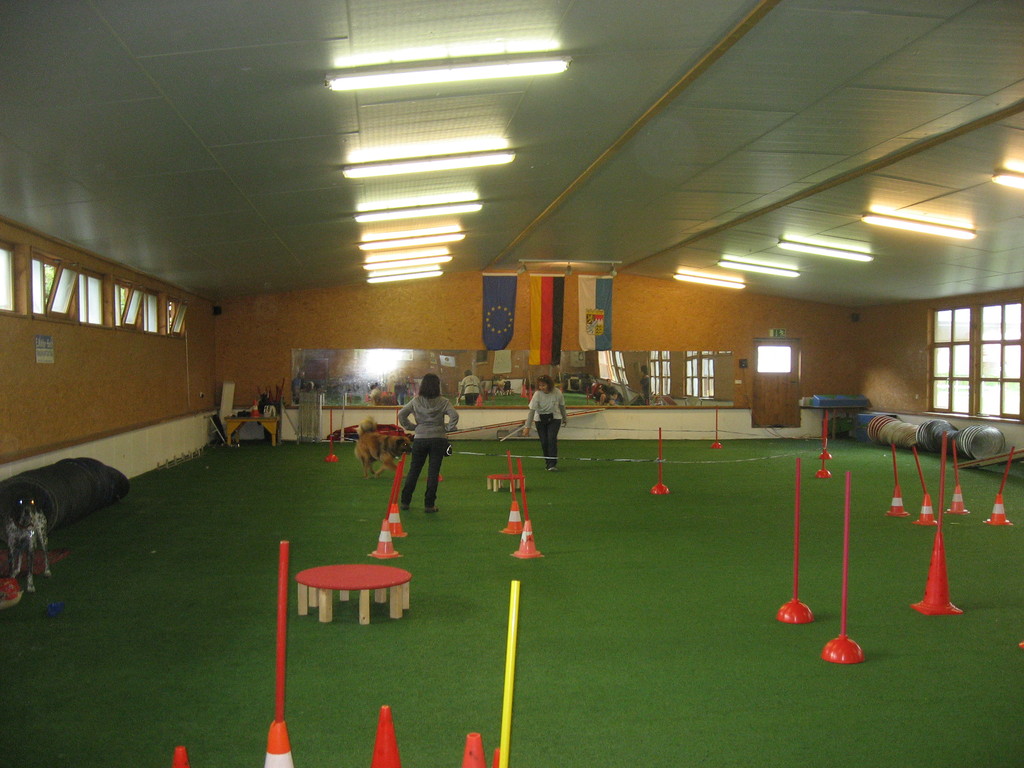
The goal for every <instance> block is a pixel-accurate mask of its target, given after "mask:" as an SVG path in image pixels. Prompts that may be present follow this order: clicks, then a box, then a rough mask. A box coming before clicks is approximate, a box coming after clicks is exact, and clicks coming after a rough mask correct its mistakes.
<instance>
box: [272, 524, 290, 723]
mask: <svg viewBox="0 0 1024 768" xmlns="http://www.w3.org/2000/svg"><path fill="white" fill-rule="evenodd" d="M290 546H291V545H290V544H289V542H287V541H282V542H281V546H280V552H279V554H278V562H277V680H276V684H275V686H274V720H276V721H277V722H284V682H285V668H286V661H287V652H288V555H289V549H290Z"/></svg>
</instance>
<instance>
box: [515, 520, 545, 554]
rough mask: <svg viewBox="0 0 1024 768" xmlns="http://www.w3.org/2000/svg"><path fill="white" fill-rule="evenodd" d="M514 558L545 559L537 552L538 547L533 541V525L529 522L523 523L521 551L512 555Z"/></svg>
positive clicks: (520, 542)
mask: <svg viewBox="0 0 1024 768" xmlns="http://www.w3.org/2000/svg"><path fill="white" fill-rule="evenodd" d="M512 557H519V558H523V559H525V558H528V557H544V555H542V554H541V553H540V552H538V551H537V545H536V544H535V543H534V541H533V525H532V524H531V523H530V521H529V520H527V521H526V522H525V523H523V535H522V538H521V539H520V540H519V550H518V551H516V552H513V553H512Z"/></svg>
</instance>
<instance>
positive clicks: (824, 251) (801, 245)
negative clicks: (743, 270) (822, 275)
mask: <svg viewBox="0 0 1024 768" xmlns="http://www.w3.org/2000/svg"><path fill="white" fill-rule="evenodd" d="M779 248H782V249H783V250H786V251H799V252H800V253H811V254H814V255H815V256H831V257H832V258H835V259H849V260H850V261H873V260H874V256H872V255H871V254H870V253H868V250H867V248H864V249H862V250H860V249H855V248H853V247H849V248H847V247H840V246H837V245H831V244H824V243H820V242H812V241H810V240H797V239H795V238H783V239H782V240H779Z"/></svg>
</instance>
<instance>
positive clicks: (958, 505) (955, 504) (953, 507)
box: [946, 484, 971, 515]
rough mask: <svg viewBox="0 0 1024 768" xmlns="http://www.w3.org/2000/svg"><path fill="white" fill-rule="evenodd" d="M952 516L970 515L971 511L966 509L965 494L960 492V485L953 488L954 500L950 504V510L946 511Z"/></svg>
mask: <svg viewBox="0 0 1024 768" xmlns="http://www.w3.org/2000/svg"><path fill="white" fill-rule="evenodd" d="M946 512H947V513H949V514H951V515H969V514H971V512H970V510H968V509H967V508H966V507H964V493H963V491H962V490H960V485H959V484H957V486H956V487H955V488H953V500H952V501H951V502H949V509H947V510H946Z"/></svg>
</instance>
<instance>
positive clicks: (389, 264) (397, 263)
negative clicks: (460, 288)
mask: <svg viewBox="0 0 1024 768" xmlns="http://www.w3.org/2000/svg"><path fill="white" fill-rule="evenodd" d="M451 260H452V257H451V256H428V257H426V258H416V259H389V260H388V261H367V262H366V263H365V264H363V269H370V270H374V269H403V268H405V267H417V268H422V267H423V266H425V265H428V264H446V263H447V262H449V261H451Z"/></svg>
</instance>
